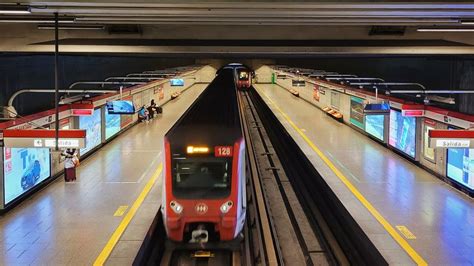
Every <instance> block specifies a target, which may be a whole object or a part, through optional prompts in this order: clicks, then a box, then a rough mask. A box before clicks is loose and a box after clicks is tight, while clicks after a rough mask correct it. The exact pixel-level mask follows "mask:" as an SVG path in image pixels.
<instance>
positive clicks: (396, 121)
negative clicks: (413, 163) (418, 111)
mask: <svg viewBox="0 0 474 266" xmlns="http://www.w3.org/2000/svg"><path fill="white" fill-rule="evenodd" d="M389 144H390V145H391V146H392V147H395V148H396V149H398V150H400V151H402V152H403V153H405V154H407V155H409V156H411V157H413V158H415V150H416V118H415V117H408V116H402V113H401V112H399V111H395V110H390V131H389Z"/></svg>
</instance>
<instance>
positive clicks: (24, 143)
mask: <svg viewBox="0 0 474 266" xmlns="http://www.w3.org/2000/svg"><path fill="white" fill-rule="evenodd" d="M55 134H56V133H55V130H49V129H33V130H5V131H4V132H3V141H4V145H5V147H10V148H55V147H56V139H55ZM85 137H86V132H85V130H76V129H74V130H59V138H58V147H59V148H76V149H79V148H84V147H85Z"/></svg>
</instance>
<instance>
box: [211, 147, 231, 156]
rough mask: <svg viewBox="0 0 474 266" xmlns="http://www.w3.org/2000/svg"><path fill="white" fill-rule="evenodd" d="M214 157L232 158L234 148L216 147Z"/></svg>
mask: <svg viewBox="0 0 474 266" xmlns="http://www.w3.org/2000/svg"><path fill="white" fill-rule="evenodd" d="M214 155H215V156H216V157H232V146H216V147H214Z"/></svg>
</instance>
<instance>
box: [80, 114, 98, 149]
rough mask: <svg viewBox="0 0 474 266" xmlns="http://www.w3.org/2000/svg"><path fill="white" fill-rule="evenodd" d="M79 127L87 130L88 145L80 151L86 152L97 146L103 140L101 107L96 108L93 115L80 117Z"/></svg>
mask: <svg viewBox="0 0 474 266" xmlns="http://www.w3.org/2000/svg"><path fill="white" fill-rule="evenodd" d="M79 129H85V130H86V147H85V148H83V149H80V153H81V155H82V154H85V153H87V152H88V151H90V150H91V149H92V148H94V147H96V146H97V145H99V144H100V142H101V141H102V139H101V135H102V133H101V125H100V108H99V109H95V110H94V113H92V115H91V116H81V117H79Z"/></svg>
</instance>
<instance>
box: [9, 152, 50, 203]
mask: <svg viewBox="0 0 474 266" xmlns="http://www.w3.org/2000/svg"><path fill="white" fill-rule="evenodd" d="M4 156H5V157H4V158H5V160H4V162H3V167H4V172H5V175H4V179H5V181H4V186H5V204H8V203H9V202H11V201H12V200H14V199H16V198H18V197H19V196H21V195H22V194H24V193H25V192H27V191H28V190H30V189H31V188H33V187H35V186H36V185H38V184H39V183H41V182H42V181H43V180H45V179H46V178H48V177H50V175H51V170H50V166H51V159H50V156H49V149H47V148H5V149H4Z"/></svg>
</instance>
